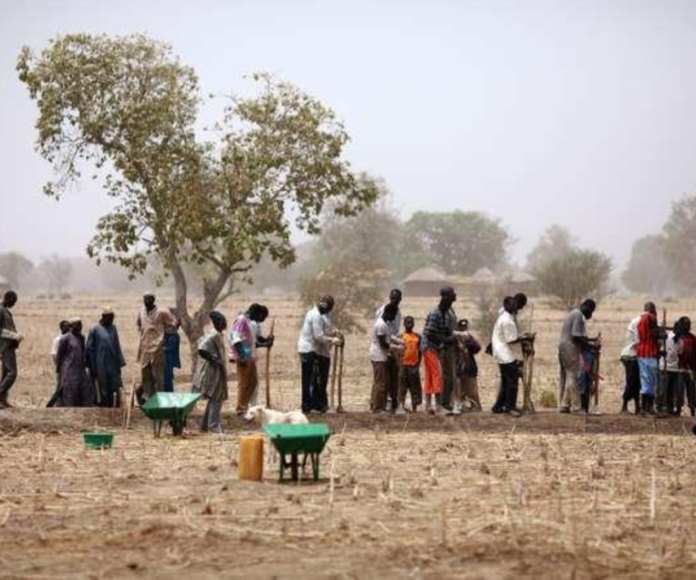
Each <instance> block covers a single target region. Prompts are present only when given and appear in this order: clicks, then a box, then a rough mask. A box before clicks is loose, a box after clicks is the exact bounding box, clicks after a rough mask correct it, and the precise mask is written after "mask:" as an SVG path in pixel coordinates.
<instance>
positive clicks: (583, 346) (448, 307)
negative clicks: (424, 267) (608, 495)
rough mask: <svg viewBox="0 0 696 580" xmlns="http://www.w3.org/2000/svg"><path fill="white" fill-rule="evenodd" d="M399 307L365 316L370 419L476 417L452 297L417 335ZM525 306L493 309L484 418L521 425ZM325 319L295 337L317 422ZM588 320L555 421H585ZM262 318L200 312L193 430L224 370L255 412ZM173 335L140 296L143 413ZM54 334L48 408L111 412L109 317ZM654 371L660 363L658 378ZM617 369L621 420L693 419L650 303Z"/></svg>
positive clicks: (465, 335)
mask: <svg viewBox="0 0 696 580" xmlns="http://www.w3.org/2000/svg"><path fill="white" fill-rule="evenodd" d="M401 300H402V293H401V291H400V290H399V289H393V290H392V291H391V292H390V294H389V299H388V301H387V302H386V303H385V304H383V305H382V306H381V307H380V308H379V309H378V310H377V311H376V313H375V319H374V323H373V327H372V332H371V334H370V344H369V347H368V357H369V359H370V361H371V364H372V371H373V381H372V389H371V395H370V409H371V411H372V412H374V413H395V414H404V413H406V412H408V411H410V412H417V411H418V408H419V407H420V406H421V405H424V407H425V410H426V411H427V412H429V413H431V414H454V415H459V414H461V413H462V412H463V411H465V410H481V400H480V397H479V392H478V381H477V376H478V364H477V361H476V356H477V355H478V354H479V353H480V351H481V350H482V343H481V342H480V341H479V340H478V339H477V338H476V337H475V336H474V335H473V334H472V333H471V331H470V329H469V323H468V321H467V320H466V319H459V318H458V317H457V315H456V312H455V310H454V303H455V302H456V300H457V295H456V292H455V290H454V288H452V287H451V286H445V287H443V288H442V289H441V291H440V300H439V303H438V304H437V306H436V307H435V308H434V309H432V310H431V311H430V312H429V313H428V314H427V316H426V319H425V324H424V327H423V330H422V333H420V334H419V333H417V332H416V331H415V329H414V328H415V320H414V318H413V316H405V317H403V321H402V315H401V310H400V304H401ZM16 302H17V294H16V293H15V292H13V291H8V292H6V293H5V295H4V297H3V301H2V306H0V359H1V360H2V375H1V377H0V408H2V407H11V406H12V405H11V404H10V403H9V401H8V393H9V391H10V388H11V387H12V385H13V384H14V382H15V380H16V377H17V362H16V352H15V351H16V349H17V348H18V347H19V345H20V344H21V342H22V340H23V336H22V334H21V333H19V332H18V331H17V328H16V326H15V324H14V320H13V317H12V313H11V309H12V308H13V306H14V305H15V304H16ZM526 304H527V297H526V296H525V295H524V294H521V293H520V294H517V295H515V296H508V297H506V298H505V299H504V300H503V304H502V308H501V309H500V311H499V313H498V317H497V320H496V322H495V326H494V328H493V331H492V336H491V340H490V343H489V344H488V346H487V347H486V349H485V351H486V353H487V354H490V355H491V356H492V357H493V359H494V360H495V362H496V364H497V366H498V369H499V375H500V381H499V387H498V392H497V396H496V399H495V403H494V405H493V407H492V412H493V413H507V414H511V415H515V416H516V415H519V414H521V410H520V408H519V406H518V402H517V399H518V390H519V381H520V377H521V376H522V371H523V364H524V363H523V361H524V360H525V356H524V354H525V352H527V353H529V352H533V344H534V334H531V333H525V332H522V331H521V329H520V325H519V323H518V319H517V315H518V313H519V311H520V310H522V309H523V308H525V306H526ZM333 308H334V299H333V297H331V296H328V295H327V296H323V297H322V298H321V299H320V300H319V301H318V302H317V304H316V305H315V306H314V307H312V308H311V309H310V310H309V311H308V312H307V313H306V315H305V317H304V320H303V324H302V328H301V330H300V336H299V339H298V342H297V351H298V354H299V357H300V363H301V374H302V391H301V399H302V411H303V412H305V413H312V412H317V413H325V412H326V411H327V410H328V409H329V403H328V396H327V385H328V380H329V372H330V366H331V355H332V350H333V348H334V347H341V346H343V345H344V337H343V335H342V334H341V333H340V332H339V331H338V330H336V329H335V328H334V327H333V323H332V319H331V312H332V310H333ZM595 309H596V303H595V302H594V301H593V300H592V299H587V300H585V301H584V302H583V303H582V304H581V305H580V306H579V307H577V308H574V309H572V310H571V311H570V312H568V314H567V315H566V317H565V321H564V323H563V327H562V329H561V335H560V339H559V345H558V358H559V365H560V382H559V411H560V412H562V413H583V412H588V410H589V400H588V399H589V392H590V387H591V385H592V378H593V377H592V368H593V362H594V361H595V360H596V359H597V357H598V356H599V352H600V349H601V340H600V338H599V337H594V338H591V337H588V335H587V328H586V321H587V320H589V319H591V318H592V315H593V313H594V311H595ZM268 314H269V311H268V308H267V307H266V306H264V305H262V304H258V303H253V304H251V305H250V306H249V307H248V308H247V309H246V310H245V311H244V312H242V313H240V314H238V315H237V316H236V317H235V318H234V320H233V322H232V324H231V328H230V329H229V332H227V333H226V331H227V329H228V325H227V319H226V318H225V316H224V315H223V314H222V313H221V312H218V311H214V312H211V313H210V315H209V316H210V321H211V323H212V330H211V331H210V332H208V333H207V334H205V335H204V336H202V337H201V338H200V339H199V341H198V344H197V349H196V352H197V361H196V364H195V372H194V375H193V379H192V390H193V391H194V392H199V393H201V395H202V396H203V398H204V399H205V400H206V401H207V406H206V410H205V413H204V416H203V419H202V424H201V427H202V429H203V430H205V431H215V432H219V431H220V430H221V421H220V415H221V409H222V404H223V402H224V401H225V400H227V399H228V396H229V393H228V387H227V378H228V377H227V362H228V361H229V362H232V363H234V364H235V365H236V377H237V383H238V388H237V402H236V408H235V410H236V412H237V413H238V414H243V413H245V412H246V410H247V409H248V407H249V406H251V405H255V404H256V403H257V398H258V388H259V379H258V372H257V367H256V359H257V351H258V349H259V348H270V347H272V346H273V342H274V337H273V335H272V333H271V334H270V335H268V336H264V335H263V333H262V327H261V325H262V323H263V322H264V321H265V320H266V319H267V317H268ZM402 322H403V330H402V328H401V326H402ZM180 325H181V322H180V320H179V318H178V317H177V315H176V311H175V310H173V309H163V308H159V306H158V305H157V304H156V298H155V296H154V294H153V293H151V292H147V293H145V295H144V296H143V307H142V309H141V310H140V312H139V313H138V317H137V327H138V330H139V335H140V339H139V344H138V356H137V360H138V363H139V366H140V385H139V387H138V388H137V390H136V396H137V399H138V402H139V403H140V404H141V405H143V404H145V403H146V401H147V400H148V399H149V398H150V397H152V395H153V394H154V393H156V392H160V391H164V392H167V391H168V392H172V391H173V390H174V381H173V377H174V369H175V368H179V367H180V366H181V362H180V353H179V345H180V338H179V333H178V331H179V328H180ZM59 327H60V334H59V335H58V336H57V337H56V338H55V340H54V342H53V347H52V349H51V355H52V358H53V363H54V365H55V369H56V388H55V392H54V394H53V396H52V397H51V399H50V400H49V402H48V406H49V407H50V406H63V407H79V406H93V405H99V406H105V407H118V406H120V405H121V400H120V397H121V388H122V385H123V381H122V377H121V369H122V368H123V367H124V366H125V364H126V360H125V357H124V355H123V350H122V348H121V344H120V341H119V335H118V330H117V328H116V325H115V314H114V312H113V310H112V309H111V308H105V309H103V311H102V314H101V318H100V320H99V321H98V323H97V324H95V325H94V326H92V327H91V328H90V329H89V332H88V333H87V337H86V338H85V337H84V335H83V333H82V329H83V326H82V321H81V320H80V319H79V318H73V319H70V320H64V321H61V322H60V324H59ZM226 338H227V340H225V339H226ZM660 360H663V361H664V362H663V367H664V368H663V371H664V372H663V373H662V374H661V375H660V374H659V373H658V368H659V366H660V363H659V361H660ZM621 361H622V363H623V365H624V368H625V373H626V385H625V389H624V394H623V408H622V412H628V403H629V402H630V401H632V400H633V401H634V402H635V411H636V413H641V414H645V415H654V414H658V413H664V414H680V413H681V409H682V407H683V405H684V400H685V398H686V401H687V404H688V406H689V409H690V411H691V414H692V415H694V414H695V413H696V389H695V387H694V379H693V376H694V373H696V337H695V336H694V335H693V334H692V333H691V321H690V320H689V318H688V317H685V316H684V317H681V318H679V319H678V320H677V321H676V322H675V323H674V325H673V327H671V328H666V325H665V324H664V322H663V324H662V326H660V325H659V323H658V321H657V310H656V307H655V304H654V303H652V302H648V303H646V304H645V308H644V312H643V313H642V314H641V316H638V317H636V318H635V319H633V320H632V321H631V322H630V324H629V326H628V334H627V339H626V345H625V347H624V349H623V351H622V352H621ZM421 366H422V368H423V381H422V382H421ZM660 376H661V378H660ZM659 378H660V380H658V379H659ZM594 380H595V381H596V380H597V377H596V376H595V377H594ZM407 399H410V405H409V406H408V407H407V405H406V403H407Z"/></svg>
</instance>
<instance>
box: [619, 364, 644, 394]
mask: <svg viewBox="0 0 696 580" xmlns="http://www.w3.org/2000/svg"><path fill="white" fill-rule="evenodd" d="M621 362H622V364H623V366H624V371H625V372H626V385H625V386H624V392H623V400H624V403H628V402H629V401H636V404H637V403H638V401H639V400H640V370H639V368H638V359H636V358H622V359H621Z"/></svg>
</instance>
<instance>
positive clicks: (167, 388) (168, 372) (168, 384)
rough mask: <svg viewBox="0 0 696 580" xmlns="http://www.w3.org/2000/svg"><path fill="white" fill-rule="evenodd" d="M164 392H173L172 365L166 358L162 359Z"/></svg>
mask: <svg viewBox="0 0 696 580" xmlns="http://www.w3.org/2000/svg"><path fill="white" fill-rule="evenodd" d="M164 392H165V393H173V392H174V365H173V364H171V362H169V361H168V360H166V358H165V361H164Z"/></svg>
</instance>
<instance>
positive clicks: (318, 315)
mask: <svg viewBox="0 0 696 580" xmlns="http://www.w3.org/2000/svg"><path fill="white" fill-rule="evenodd" d="M333 307H334V299H333V296H328V295H327V296H323V297H322V298H321V300H319V302H318V303H317V305H316V306H315V307H314V308H312V309H311V310H310V311H309V312H307V314H306V315H305V318H304V322H303V323H302V330H301V331H300V338H299V339H298V341H297V352H298V353H299V355H300V362H301V364H302V411H303V412H305V413H309V412H310V411H317V412H319V413H325V412H326V411H327V410H328V408H329V401H328V396H327V393H326V386H327V384H328V382H329V368H330V366H331V346H332V345H334V344H336V345H339V344H343V338H342V337H341V336H340V333H338V332H336V331H334V330H333V329H332V322H331V311H332V310H333Z"/></svg>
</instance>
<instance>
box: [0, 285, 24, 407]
mask: <svg viewBox="0 0 696 580" xmlns="http://www.w3.org/2000/svg"><path fill="white" fill-rule="evenodd" d="M15 304H17V294H16V292H13V291H12V290H9V291H8V292H5V296H4V297H3V299H2V306H0V361H1V362H2V375H0V409H2V408H8V407H12V405H10V403H9V402H8V400H7V396H8V394H9V392H10V389H11V388H12V385H14V383H15V381H16V380H17V354H16V351H17V348H18V347H19V344H20V343H21V342H22V340H23V338H24V337H23V336H22V335H21V334H20V333H19V332H17V328H16V327H15V323H14V319H13V318H12V312H10V310H11V308H12V307H13V306H14V305H15Z"/></svg>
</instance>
